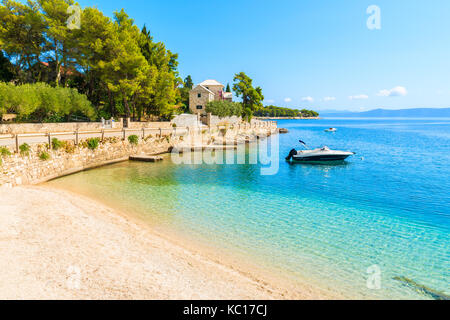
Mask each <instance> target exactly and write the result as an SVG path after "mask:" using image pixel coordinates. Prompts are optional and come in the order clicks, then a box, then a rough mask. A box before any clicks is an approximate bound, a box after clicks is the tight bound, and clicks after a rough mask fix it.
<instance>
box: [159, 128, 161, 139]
mask: <svg viewBox="0 0 450 320" xmlns="http://www.w3.org/2000/svg"><path fill="white" fill-rule="evenodd" d="M159 137H160V138H162V128H159Z"/></svg>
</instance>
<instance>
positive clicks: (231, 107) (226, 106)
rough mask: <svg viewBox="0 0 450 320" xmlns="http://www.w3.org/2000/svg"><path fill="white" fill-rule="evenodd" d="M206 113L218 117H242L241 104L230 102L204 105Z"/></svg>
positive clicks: (212, 102)
mask: <svg viewBox="0 0 450 320" xmlns="http://www.w3.org/2000/svg"><path fill="white" fill-rule="evenodd" d="M206 112H207V113H211V114H213V115H215V116H218V117H231V116H238V117H240V116H241V115H242V104H241V103H239V102H231V101H211V102H208V104H207V105H206Z"/></svg>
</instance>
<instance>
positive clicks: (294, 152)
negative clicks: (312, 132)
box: [286, 149, 298, 161]
mask: <svg viewBox="0 0 450 320" xmlns="http://www.w3.org/2000/svg"><path fill="white" fill-rule="evenodd" d="M297 153H298V152H297V150H295V149H292V150H291V152H289V155H288V156H287V157H286V160H287V161H290V160H291V159H292V157H293V156H295V155H297Z"/></svg>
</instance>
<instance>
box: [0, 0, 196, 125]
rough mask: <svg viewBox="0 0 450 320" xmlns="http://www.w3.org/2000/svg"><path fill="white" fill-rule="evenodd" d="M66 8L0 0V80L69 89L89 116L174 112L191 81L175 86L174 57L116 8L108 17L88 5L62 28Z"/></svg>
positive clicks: (41, 1)
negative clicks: (84, 102) (90, 110)
mask: <svg viewBox="0 0 450 320" xmlns="http://www.w3.org/2000/svg"><path fill="white" fill-rule="evenodd" d="M74 5H75V3H74V1H73V0H28V1H27V2H26V3H22V2H19V1H14V0H2V4H1V5H0V18H1V21H0V48H1V51H2V56H3V54H4V56H5V57H6V60H7V61H5V60H4V59H2V56H0V76H1V78H0V80H3V81H13V82H14V83H16V84H17V85H22V84H30V83H37V82H45V83H48V84H49V85H51V86H54V87H59V86H61V87H70V88H76V89H77V91H78V92H79V93H81V94H85V95H86V96H87V98H88V99H89V101H90V102H91V103H92V105H94V107H95V112H96V115H97V117H100V116H103V117H105V118H106V117H111V116H121V115H128V116H130V115H132V116H134V117H136V118H140V117H141V116H147V115H156V116H160V117H165V118H169V117H170V116H171V115H172V114H173V113H175V112H178V110H182V107H183V103H185V102H186V99H184V101H183V98H182V92H181V89H182V88H183V87H185V88H189V87H190V88H191V87H192V85H193V83H192V79H191V78H190V77H189V79H188V78H186V82H185V84H184V86H182V85H183V81H182V80H181V79H180V78H179V75H178V70H177V68H178V55H177V54H175V53H173V52H171V51H170V50H168V49H167V48H166V46H165V45H164V43H162V42H155V41H153V37H152V36H151V34H150V31H149V30H148V29H147V27H145V26H144V28H143V29H142V30H139V29H138V27H137V26H136V25H135V23H134V21H133V19H132V18H130V17H129V16H128V15H127V13H126V12H125V11H124V10H123V9H122V10H121V11H117V12H115V13H114V17H113V19H111V18H109V17H107V16H105V15H104V14H103V13H102V12H101V11H100V10H98V9H97V8H95V7H86V8H84V9H81V8H80V21H79V22H80V24H79V28H72V27H69V26H68V23H69V21H70V19H71V15H72V13H73V10H71V9H70V8H72V7H71V6H74ZM7 62H9V63H10V64H9V65H8V63H7ZM8 71H9V72H8ZM187 80H190V81H187ZM184 98H185V97H184Z"/></svg>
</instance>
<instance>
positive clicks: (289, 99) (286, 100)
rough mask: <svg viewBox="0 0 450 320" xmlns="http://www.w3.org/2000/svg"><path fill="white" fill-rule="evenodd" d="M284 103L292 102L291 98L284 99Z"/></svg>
mask: <svg viewBox="0 0 450 320" xmlns="http://www.w3.org/2000/svg"><path fill="white" fill-rule="evenodd" d="M284 102H286V103H289V102H292V99H291V98H285V99H284Z"/></svg>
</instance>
